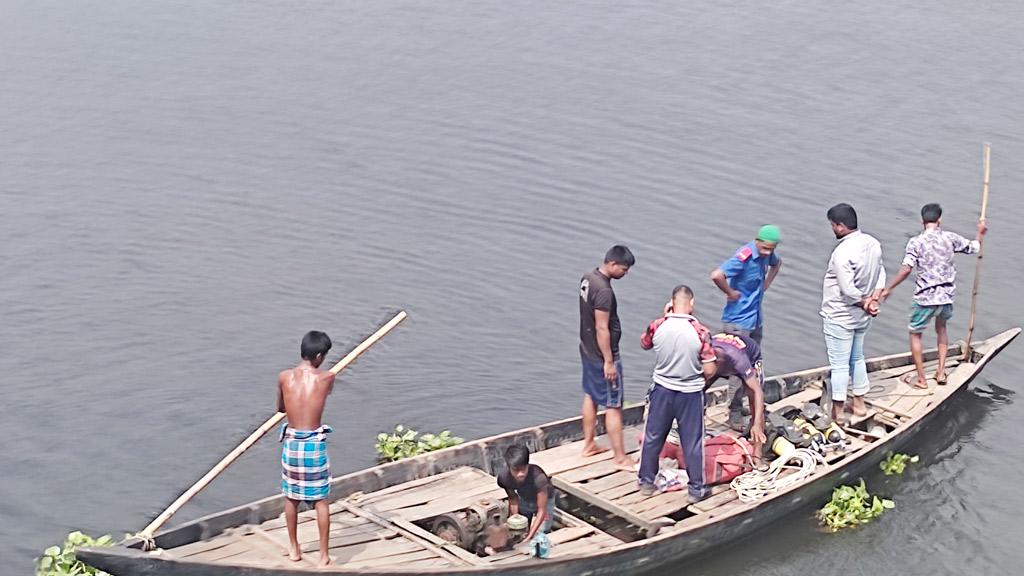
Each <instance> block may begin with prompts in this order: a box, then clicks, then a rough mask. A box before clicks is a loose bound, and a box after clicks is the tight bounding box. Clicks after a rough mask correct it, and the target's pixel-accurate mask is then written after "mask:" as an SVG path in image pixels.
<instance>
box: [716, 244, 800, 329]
mask: <svg viewBox="0 0 1024 576" xmlns="http://www.w3.org/2000/svg"><path fill="white" fill-rule="evenodd" d="M780 239H781V234H780V233H779V227H778V226H773V225H771V224H766V225H764V226H762V227H761V229H760V230H759V231H758V233H757V237H756V238H755V239H754V241H753V242H749V243H747V244H744V245H743V246H740V247H739V249H737V250H736V253H735V254H733V256H732V258H729V259H728V260H726V261H725V262H723V263H722V265H721V266H719V267H718V268H716V269H715V270H714V272H712V273H711V280H712V281H714V283H715V286H718V289H719V290H721V291H722V292H723V293H725V297H726V303H725V309H723V310H722V332H730V333H733V334H742V335H744V336H747V337H749V338H751V339H752V340H754V341H755V342H757V343H758V344H761V335H762V327H763V324H764V315H763V314H762V313H761V299H762V298H764V293H765V291H766V290H768V287H769V286H771V284H772V282H773V281H774V280H775V276H776V275H777V274H778V273H779V270H780V269H782V258H781V257H779V255H778V254H776V253H775V247H776V246H778V245H779V240H780Z"/></svg>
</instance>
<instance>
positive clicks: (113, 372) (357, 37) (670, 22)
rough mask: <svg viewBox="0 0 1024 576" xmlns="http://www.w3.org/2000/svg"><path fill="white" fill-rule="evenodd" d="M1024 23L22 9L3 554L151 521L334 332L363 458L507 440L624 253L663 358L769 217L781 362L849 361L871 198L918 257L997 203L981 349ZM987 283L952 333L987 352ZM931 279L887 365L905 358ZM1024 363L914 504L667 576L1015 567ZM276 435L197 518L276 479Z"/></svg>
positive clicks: (630, 348) (1004, 258) (1007, 295)
mask: <svg viewBox="0 0 1024 576" xmlns="http://www.w3.org/2000/svg"><path fill="white" fill-rule="evenodd" d="M1022 39H1024V5H1022V4H1020V3H1019V2H1012V1H1009V0H982V1H981V2H974V3H966V2H952V1H949V0H939V1H938V2H922V1H912V2H902V3H893V2H878V1H876V0H866V1H865V2H859V3H854V4H843V5H836V4H824V3H818V2H792V1H782V2H775V3H769V4H764V3H760V4H758V3H749V2H719V3H713V4H703V5H695V4H693V3H675V4H670V3H659V2H649V1H639V0H638V1H631V2H603V1H594V2H587V3H574V4H571V5H570V4H566V3H550V2H525V1H524V2H500V3H499V2H484V3H481V2H442V3H439V2H393V1H378V2H332V3H322V4H310V3H302V2H291V1H283V0H279V1H267V2H260V3H245V4H230V3H208V2H204V3H201V2H174V3H170V2H167V3H153V2H150V3H146V2H141V3H140V2H127V1H125V0H106V1H104V2H96V1H89V0H83V1H80V2H57V1H52V0H51V1H47V0H33V1H31V2H29V1H14V0H0V83H2V89H0V255H2V258H0V315H2V316H0V374H3V383H2V389H3V394H4V400H3V407H4V408H5V410H4V418H3V423H2V424H0V430H2V431H3V441H2V442H0V459H2V462H3V467H2V478H3V481H2V483H0V558H3V560H4V564H5V566H7V568H6V569H5V570H4V571H5V572H6V571H11V572H12V573H28V572H29V571H30V570H31V568H30V563H31V559H32V558H33V557H34V556H35V555H36V554H38V553H39V551H41V550H42V549H43V548H45V547H46V546H47V545H49V544H51V543H54V542H56V541H58V540H60V539H61V538H62V536H63V535H64V534H65V533H66V532H68V531H69V530H71V529H75V528H81V529H84V530H86V531H88V532H90V533H103V532H112V533H114V534H116V535H120V534H122V533H124V532H127V531H133V532H134V531H136V530H138V529H139V528H141V527H142V526H143V525H145V524H146V523H147V522H148V520H149V519H150V518H152V517H153V516H154V515H155V514H157V513H158V512H159V511H160V510H161V509H162V508H163V506H165V505H166V504H167V503H169V502H170V500H172V499H173V498H174V497H175V496H176V495H177V494H178V493H179V492H180V491H181V490H182V489H184V488H185V487H186V486H188V485H189V484H191V482H193V481H194V480H195V479H196V478H198V477H199V476H200V475H202V474H203V472H205V471H206V470H207V469H208V468H209V467H210V466H211V465H212V464H213V463H214V462H216V461H217V460H218V459H219V458H220V457H221V456H222V455H223V454H224V453H226V452H227V451H229V450H230V449H231V448H232V447H233V446H234V445H235V444H236V443H237V442H238V441H239V440H240V439H241V438H242V437H244V436H245V435H246V434H247V433H248V432H249V431H250V430H251V429H252V428H253V427H254V426H256V425H257V424H258V423H259V422H261V421H262V420H263V419H264V418H265V417H266V416H267V415H269V413H270V412H272V410H273V408H274V405H273V402H274V377H275V374H276V373H277V371H278V370H280V369H282V368H284V367H286V366H288V365H289V364H290V363H292V362H294V361H295V360H296V356H297V352H298V340H299V338H300V337H301V335H302V334H303V333H304V332H305V331H307V330H309V329H314V328H315V329H321V330H325V331H327V332H328V333H329V334H331V335H332V337H334V339H335V342H336V348H335V350H336V351H337V352H338V353H340V352H341V351H343V350H345V349H347V348H349V347H351V346H353V345H354V344H355V343H357V342H358V341H360V340H361V339H362V337H363V336H365V335H366V334H369V333H370V332H372V331H373V329H374V327H375V325H376V324H377V323H379V322H382V321H383V320H385V319H386V318H388V317H389V316H390V314H391V313H392V312H393V311H395V310H397V309H399V308H402V309H405V310H407V311H408V312H409V314H410V319H409V320H408V321H407V322H406V323H405V324H404V325H403V326H402V327H401V328H400V329H398V330H397V331H396V332H395V333H394V334H392V335H391V336H389V337H388V338H387V339H386V340H384V341H383V342H382V343H380V344H379V345H378V346H376V347H375V348H374V349H373V350H372V351H371V352H370V353H369V354H368V355H367V356H365V357H364V358H363V359H362V360H360V362H359V363H358V364H357V365H356V366H354V367H353V368H351V369H350V370H348V371H346V372H345V373H344V376H343V378H342V380H341V385H340V386H339V388H338V389H337V392H336V393H335V395H334V397H333V398H332V400H331V401H330V404H329V407H328V415H327V419H328V421H329V422H330V423H331V424H333V425H334V427H335V430H336V432H337V433H336V434H335V435H334V439H333V442H334V443H333V445H332V457H333V461H334V466H335V470H336V472H339V473H340V472H345V471H351V470H355V469H359V468H363V467H365V466H367V465H369V464H371V463H372V461H373V447H372V445H373V436H374V435H375V433H376V432H378V431H380V430H382V429H384V428H387V427H390V426H393V425H394V424H397V423H405V424H408V425H412V426H413V427H417V428H421V429H431V430H433V429H439V428H451V429H452V430H454V431H455V432H457V433H458V434H460V435H463V436H466V437H470V438H472V437H479V436H482V435H486V434H492V433H496V432H500V431H503V430H506V429H510V428H516V427H521V426H526V425H531V424H536V423H540V422H544V421H548V420H552V419H555V418H561V417H565V416H570V415H573V414H574V413H575V412H576V411H577V410H578V406H579V396H580V392H579V384H578V378H579V376H578V360H577V352H576V333H577V307H576V282H577V280H578V278H579V276H580V274H581V273H582V272H583V271H585V270H586V269H588V268H590V267H593V266H595V265H597V264H598V263H599V260H600V257H601V256H602V255H603V253H604V250H605V249H606V248H607V247H608V246H609V245H611V244H613V243H616V242H622V243H626V244H628V245H629V246H630V247H631V248H632V249H633V250H634V252H635V253H636V255H637V258H638V264H637V266H636V267H635V268H634V270H633V271H631V272H630V274H629V276H627V277H626V278H625V279H624V280H622V281H620V282H617V284H616V290H617V293H618V295H619V302H620V315H621V317H622V322H623V328H624V331H625V334H626V337H625V339H624V346H623V348H624V362H625V366H626V376H627V384H626V385H627V398H628V399H632V400H639V399H641V398H642V396H643V391H644V389H645V388H646V383H645V380H646V375H647V372H648V371H649V369H650V363H651V359H650V357H649V356H648V355H646V354H644V353H643V352H642V351H641V350H640V349H639V347H638V346H635V344H634V337H635V335H636V334H639V333H640V331H641V330H642V328H643V327H644V326H645V325H646V323H647V321H649V320H650V318H651V316H652V315H653V314H655V313H656V312H657V311H659V310H660V306H661V303H662V302H664V300H665V298H666V296H667V292H668V290H669V289H670V288H671V287H672V286H673V285H674V284H676V283H678V282H681V281H685V282H688V283H690V284H692V285H693V286H694V287H695V288H696V289H697V298H698V314H699V315H700V316H701V317H702V318H704V319H705V320H707V321H708V322H709V323H711V324H715V323H717V314H718V309H719V307H720V305H721V302H722V301H721V298H720V296H719V294H718V293H717V291H716V290H715V289H714V287H713V286H712V285H711V283H710V281H708V280H707V274H708V272H709V271H710V270H711V269H712V268H713V267H715V266H716V265H717V264H719V263H720V262H721V261H722V260H724V259H725V258H726V257H728V256H729V255H730V254H731V252H732V250H734V249H735V248H736V247H737V246H738V245H739V244H741V243H742V242H745V241H747V240H748V239H749V238H750V237H751V236H752V235H753V233H754V231H755V230H756V228H757V226H759V225H760V224H762V223H765V222H774V223H777V224H779V225H780V226H781V227H782V229H783V234H784V241H783V243H782V245H781V247H780V254H781V255H782V256H783V258H784V260H785V268H784V270H783V271H782V274H781V276H780V277H779V279H778V282H777V284H776V285H775V287H773V289H772V291H771V292H770V293H769V295H768V298H767V300H766V306H767V317H768V320H767V330H766V344H765V349H766V364H767V368H768V371H769V372H772V373H778V372H782V371H788V370H795V369H800V368H806V367H810V366H816V365H821V364H823V363H824V361H825V354H824V345H823V343H822V337H821V334H820V330H821V328H820V322H819V319H818V317H817V315H816V311H817V303H818V300H819V298H820V290H821V275H822V273H823V268H824V264H825V261H826V259H827V257H828V253H829V250H830V248H831V246H832V244H833V238H832V236H831V232H830V230H829V228H828V225H827V223H826V222H825V218H824V212H825V210H826V209H827V207H828V206H830V205H831V204H833V203H835V202H838V201H849V202H851V203H853V204H854V205H855V206H856V207H857V208H858V210H859V211H860V214H861V222H862V228H863V229H864V230H866V231H868V232H870V233H872V234H874V235H876V236H877V237H878V238H879V239H880V240H881V241H882V244H883V246H884V249H885V260H886V264H887V268H888V269H889V271H890V273H892V272H894V271H895V270H896V268H897V267H898V263H899V260H900V258H901V251H902V248H903V245H904V243H905V242H906V240H907V238H909V236H910V235H911V234H913V233H914V232H915V231H916V230H917V228H918V226H919V225H918V224H917V216H916V213H917V210H918V208H919V207H920V205H921V204H923V203H925V202H930V201H938V202H941V203H942V204H943V206H944V207H945V209H946V217H945V218H944V223H945V225H946V227H947V228H951V229H954V230H960V231H964V232H965V233H969V231H970V229H971V225H972V221H973V220H974V219H975V218H976V217H977V210H978V198H979V195H980V194H979V191H980V180H981V170H980V166H981V162H980V156H981V154H980V150H981V142H983V141H991V142H992V143H993V149H994V152H993V174H992V199H991V211H990V224H991V227H992V232H991V234H990V236H989V239H990V241H989V243H988V245H987V247H986V254H985V260H984V262H985V269H984V273H983V281H982V289H981V303H980V307H979V315H978V328H977V333H978V334H979V335H982V336H987V335H989V334H992V333H994V332H996V331H1000V330H1003V329H1005V328H1008V327H1010V326H1012V325H1019V324H1021V323H1022V321H1024V306H1022V305H1021V303H1020V300H1019V298H1018V295H1017V294H1016V291H1017V290H1018V289H1019V287H1020V286H1021V284H1022V283H1024V272H1022V269H1021V267H1020V266H1019V264H1018V260H1017V256H1018V254H1019V247H1018V243H1019V238H1020V235H1021V232H1022V229H1021V224H1020V222H1021V221H1022V219H1024V201H1022V200H1021V198H1020V194H1019V192H1020V190H1021V189H1022V187H1024V176H1022V174H1021V172H1020V170H1019V167H1020V166H1021V160H1020V159H1021V158H1024V138H1022V133H1024V120H1022V118H1024V99H1022V98H1021V96H1020V95H1021V94H1022V93H1024V40H1022ZM973 265H974V261H973V260H972V259H969V258H966V257H965V258H964V259H962V260H961V261H960V270H961V286H962V287H961V297H960V303H959V305H958V309H957V313H956V317H955V319H954V321H953V323H952V330H953V332H954V333H955V334H958V335H961V334H963V333H965V332H966V324H967V317H968V307H969V306H968V295H969V288H968V286H969V282H970V281H971V280H972V278H973V274H974V271H973ZM909 297H910V288H909V286H904V287H901V289H900V291H899V293H898V294H897V296H896V300H895V301H894V302H892V303H891V304H889V305H888V306H887V308H886V309H885V310H884V311H883V315H882V316H881V317H879V319H878V320H877V322H876V323H875V325H874V327H873V328H872V332H871V334H870V336H869V338H868V342H867V347H868V352H869V353H871V354H881V353H891V352H896V351H900V350H902V349H903V348H904V347H905V346H906V343H905V339H906V336H905V312H906V305H907V302H908V300H909ZM1021 362H1024V346H1022V345H1021V344H1020V343H1017V344H1015V345H1014V346H1013V347H1011V348H1010V349H1008V350H1007V351H1006V352H1004V354H1003V355H1002V356H1001V357H1000V358H999V360H998V361H996V362H995V363H994V364H992V365H991V366H990V367H989V368H988V369H987V370H986V372H985V374H984V377H983V378H980V379H979V380H978V381H977V382H976V383H975V384H974V386H973V388H972V390H970V391H968V392H967V393H965V394H963V395H961V396H960V397H959V398H958V399H957V400H956V402H955V406H954V409H953V410H952V411H950V412H949V416H948V417H947V418H946V419H944V420H943V421H941V422H938V423H936V424H935V425H933V426H932V427H931V428H929V429H928V430H927V432H926V433H925V434H923V435H922V437H921V438H920V439H919V441H918V442H917V443H916V444H915V445H914V447H913V449H914V450H915V451H917V452H918V453H920V454H921V455H922V463H921V464H919V465H917V466H916V467H913V468H912V469H911V470H910V472H908V474H907V475H906V476H904V477H903V478H902V479H901V480H899V481H892V480H885V479H883V478H869V482H871V483H872V485H873V487H875V488H876V489H877V490H878V491H880V492H882V493H885V494H889V495H892V496H893V497H894V499H895V500H896V502H897V508H896V510H895V511H894V512H891V513H888V514H886V515H885V516H884V517H883V518H882V519H880V520H879V521H878V522H876V523H875V524H873V525H871V526H869V527H866V528H863V529H859V530H856V531H853V532H850V533H843V534H838V535H826V534H822V533H820V532H819V531H818V530H817V529H816V528H815V526H814V523H813V521H812V520H811V519H810V511H807V512H806V513H803V514H796V515H794V516H793V517H790V518H787V519H785V520H784V521H781V522H779V523H778V525H777V527H775V528H773V529H771V530H766V531H763V532H761V533H758V534H757V535H755V536H754V537H752V538H750V539H749V540H747V541H744V542H743V543H741V545H740V546H739V547H738V548H733V549H732V550H731V551H730V552H729V553H720V554H716V555H714V556H711V557H705V558H701V559H698V560H694V561H691V562H688V563H686V564H684V565H680V566H674V567H671V568H668V569H665V570H663V571H662V572H661V573H663V574H679V573H687V574H708V575H724V574H750V575H755V574H756V575H758V576H763V575H767V574H794V573H809V572H811V573H826V574H827V573H837V572H839V571H840V570H841V571H842V572H843V573H845V574H883V573H894V574H895V573H899V574H936V573H965V574H968V573H969V574H1007V573H1014V572H1017V570H1016V567H1017V566H1019V565H1020V564H1021V563H1022V562H1024V552H1022V550H1021V547H1020V538H1021V536H1020V534H1021V532H1020V529H1019V520H1018V513H1019V511H1020V510H1021V507H1022V506H1024V496H1022V493H1021V491H1020V490H1019V489H1017V483H1016V482H1015V481H1014V480H1013V479H1014V478H1017V477H1018V476H1019V475H1020V472H1021V465H1020V450H1019V441H1018V436H1019V430H1020V429H1021V427H1022V425H1024V412H1022V409H1021V405H1020V404H1019V403H1016V402H1015V399H1016V390H1017V388H1018V386H1019V385H1020V378H1019V370H1018V369H1016V367H1017V366H1019V365H1020V364H1021ZM277 466H278V465H277V446H276V444H275V443H274V442H272V441H264V442H263V443H261V444H259V445H258V446H256V447H255V448H254V449H253V450H251V451H250V453H248V454H247V455H246V456H245V457H243V458H242V460H241V461H239V462H238V463H237V464H236V465H235V466H233V467H232V468H231V469H230V470H229V471H228V472H227V473H226V474H225V475H224V476H223V477H222V478H220V479H219V480H218V481H217V482H215V483H214V484H213V485H212V486H211V487H210V488H209V489H208V490H207V491H206V492H204V493H202V494H201V495H200V496H199V497H197V498H196V499H195V500H194V502H193V503H191V504H189V505H188V506H187V507H186V508H185V509H184V510H182V512H181V513H180V516H179V518H178V520H186V519H188V518H194V517H196V516H198V515H201V514H205V513H210V512H213V511H216V510H219V509H222V508H226V507H228V506H232V505H236V504H239V503H242V502H246V501H249V500H253V499H256V498H259V497H262V496H265V495H268V494H271V493H273V492H274V490H275V489H276V485H277V478H278V476H277V474H278V470H277Z"/></svg>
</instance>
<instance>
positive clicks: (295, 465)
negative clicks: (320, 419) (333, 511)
mask: <svg viewBox="0 0 1024 576" xmlns="http://www.w3.org/2000/svg"><path fill="white" fill-rule="evenodd" d="M329 432H333V430H332V429H331V427H330V426H326V425H324V426H321V427H319V428H317V429H316V430H295V429H294V428H289V427H288V426H287V425H284V426H282V427H281V443H282V446H281V492H282V493H283V494H284V495H285V497H286V498H290V499H292V500H307V501H313V500H324V499H326V498H327V497H328V496H329V495H330V493H331V461H330V459H329V458H328V457H327V434H328V433H329Z"/></svg>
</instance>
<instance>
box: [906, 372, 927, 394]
mask: <svg viewBox="0 0 1024 576" xmlns="http://www.w3.org/2000/svg"><path fill="white" fill-rule="evenodd" d="M914 376H915V373H914V372H909V373H907V374H905V375H904V376H903V377H902V378H900V380H902V381H903V383H904V384H906V385H907V386H911V387H913V388H917V389H919V390H927V389H928V381H927V380H924V379H922V378H921V377H920V376H918V377H917V378H914ZM911 380H913V384H911Z"/></svg>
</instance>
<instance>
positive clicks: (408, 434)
mask: <svg viewBox="0 0 1024 576" xmlns="http://www.w3.org/2000/svg"><path fill="white" fill-rule="evenodd" d="M458 444H462V438H459V437H458V436H452V434H451V432H449V431H448V430H445V431H443V432H441V433H440V434H422V435H420V433H419V432H417V431H415V430H411V429H408V428H406V427H405V426H403V425H401V424H399V425H398V426H395V431H394V432H393V433H391V434H388V433H386V432H381V433H380V434H378V435H377V444H376V445H375V446H374V447H375V448H376V449H377V459H378V460H380V461H381V462H394V461H395V460H401V459H402V458H408V457H409V456H416V455H417V454H424V453H426V452H433V451H434V450H440V449H442V448H448V447H449V446H455V445H458Z"/></svg>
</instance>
